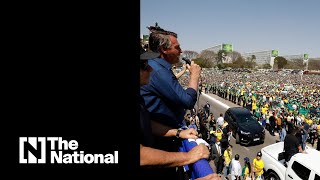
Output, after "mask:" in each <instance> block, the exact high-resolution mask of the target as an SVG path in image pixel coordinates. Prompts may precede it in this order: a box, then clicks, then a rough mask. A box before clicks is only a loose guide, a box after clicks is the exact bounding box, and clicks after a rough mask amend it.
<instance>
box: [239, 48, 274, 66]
mask: <svg viewBox="0 0 320 180" xmlns="http://www.w3.org/2000/svg"><path fill="white" fill-rule="evenodd" d="M278 53H279V52H278V51H277V50H266V51H258V52H250V53H243V54H241V56H242V57H243V58H244V59H246V60H247V59H251V58H252V56H253V55H254V56H255V57H256V63H257V65H263V64H270V65H271V67H273V64H274V58H276V57H277V56H278Z"/></svg>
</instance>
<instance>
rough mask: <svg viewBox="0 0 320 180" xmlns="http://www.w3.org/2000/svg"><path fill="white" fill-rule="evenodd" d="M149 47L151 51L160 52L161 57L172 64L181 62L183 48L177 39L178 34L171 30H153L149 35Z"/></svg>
mask: <svg viewBox="0 0 320 180" xmlns="http://www.w3.org/2000/svg"><path fill="white" fill-rule="evenodd" d="M149 48H150V50H151V51H154V52H160V56H161V58H163V59H165V60H166V61H168V62H169V63H170V64H175V63H178V62H179V60H180V59H179V57H180V54H181V53H182V50H181V48H180V44H179V42H178V39H177V34H176V33H174V32H171V31H166V30H160V31H153V32H151V34H150V36H149Z"/></svg>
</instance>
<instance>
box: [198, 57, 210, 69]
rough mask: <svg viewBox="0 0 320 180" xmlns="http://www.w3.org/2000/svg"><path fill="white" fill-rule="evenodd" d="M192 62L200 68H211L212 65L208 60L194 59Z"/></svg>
mask: <svg viewBox="0 0 320 180" xmlns="http://www.w3.org/2000/svg"><path fill="white" fill-rule="evenodd" d="M193 61H194V62H195V63H196V64H198V65H199V66H200V67H202V68H211V67H213V63H212V62H211V61H210V60H209V59H203V58H196V59H193Z"/></svg>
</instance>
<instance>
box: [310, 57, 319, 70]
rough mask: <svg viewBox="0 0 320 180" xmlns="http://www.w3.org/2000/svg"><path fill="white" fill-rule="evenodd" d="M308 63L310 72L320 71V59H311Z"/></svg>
mask: <svg viewBox="0 0 320 180" xmlns="http://www.w3.org/2000/svg"><path fill="white" fill-rule="evenodd" d="M308 61H309V62H308V63H309V65H308V69H309V70H320V59H309V60H308Z"/></svg>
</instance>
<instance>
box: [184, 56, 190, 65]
mask: <svg viewBox="0 0 320 180" xmlns="http://www.w3.org/2000/svg"><path fill="white" fill-rule="evenodd" d="M182 60H184V61H185V62H186V63H187V64H189V65H191V61H190V59H187V58H185V57H183V58H182Z"/></svg>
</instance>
